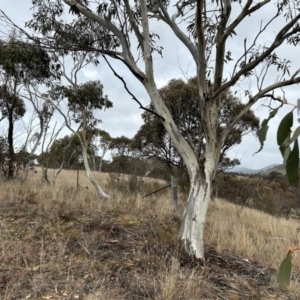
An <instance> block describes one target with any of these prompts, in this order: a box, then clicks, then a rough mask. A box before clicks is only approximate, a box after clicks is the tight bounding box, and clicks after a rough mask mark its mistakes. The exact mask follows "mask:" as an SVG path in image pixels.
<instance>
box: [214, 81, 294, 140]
mask: <svg viewBox="0 0 300 300" xmlns="http://www.w3.org/2000/svg"><path fill="white" fill-rule="evenodd" d="M298 83H300V76H299V77H294V78H291V79H289V80H284V81H280V82H276V83H274V84H271V85H269V86H268V87H266V88H264V89H262V90H260V91H259V92H258V93H257V94H256V95H255V96H253V97H251V99H250V100H249V101H248V103H247V104H246V105H245V107H244V109H243V110H241V111H240V113H239V114H238V115H236V116H235V118H234V119H233V121H232V122H231V124H230V125H229V126H228V127H227V128H226V129H225V130H224V131H223V132H222V135H221V139H220V141H221V143H222V144H223V142H224V141H225V139H226V136H227V135H228V133H229V132H230V131H231V130H232V129H233V127H234V125H235V124H236V123H237V122H238V121H239V120H240V118H241V117H242V116H243V115H244V114H245V113H246V112H247V111H249V109H250V108H251V107H252V105H254V104H255V103H256V102H257V101H258V100H259V99H261V98H264V97H269V98H272V99H273V100H277V101H280V102H282V100H281V99H280V98H279V97H274V96H273V95H272V94H268V93H269V92H271V91H274V90H276V89H278V88H282V87H284V86H289V85H293V84H298Z"/></svg>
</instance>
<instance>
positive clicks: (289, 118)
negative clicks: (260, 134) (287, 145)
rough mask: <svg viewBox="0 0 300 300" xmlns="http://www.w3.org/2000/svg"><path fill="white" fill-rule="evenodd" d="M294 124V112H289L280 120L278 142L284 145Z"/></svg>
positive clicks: (279, 144)
mask: <svg viewBox="0 0 300 300" xmlns="http://www.w3.org/2000/svg"><path fill="white" fill-rule="evenodd" d="M292 126H293V112H292V111H291V112H289V113H288V114H287V115H286V116H285V117H284V118H283V119H282V120H281V122H280V124H279V126H278V130H277V144H278V146H279V147H280V146H282V144H283V143H284V142H285V140H286V138H287V137H288V136H289V134H290V132H291V127H292Z"/></svg>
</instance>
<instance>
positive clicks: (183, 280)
mask: <svg viewBox="0 0 300 300" xmlns="http://www.w3.org/2000/svg"><path fill="white" fill-rule="evenodd" d="M35 175H36V174H35ZM60 176H61V177H59V178H58V182H57V185H56V186H55V187H51V186H46V185H45V184H41V182H40V180H39V178H32V176H31V177H30V178H29V180H28V181H27V182H26V183H25V184H23V185H20V184H18V183H3V182H0V189H1V193H0V230H1V235H0V248H1V252H0V269H1V276H0V298H1V299H5V300H6V299H7V300H8V299H9V300H10V299H25V298H26V297H27V299H90V300H94V299H100V300H101V299H103V300H105V299H117V300H118V299H128V300H131V299H133V300H134V299H156V300H168V299H170V300H171V299H172V300H173V299H174V300H176V299H178V300H180V299H181V300H182V299H272V298H273V299H288V298H287V297H290V299H300V296H299V291H300V286H299V278H300V273H299V269H300V260H299V257H300V253H295V254H294V260H293V264H294V265H295V271H294V278H293V281H292V284H291V287H290V290H289V291H288V292H287V293H285V294H280V293H279V292H278V291H276V289H275V287H276V270H277V269H278V266H279V264H280V262H281V260H282V259H283V258H284V256H285V253H286V250H287V248H288V247H291V246H294V245H296V244H299V241H298V239H299V236H298V231H299V230H298V226H299V225H298V222H297V221H295V220H285V219H278V218H275V217H272V216H269V215H266V214H264V213H262V212H259V211H257V210H252V209H249V208H243V207H240V206H236V205H234V204H231V203H229V202H226V201H224V200H221V199H216V200H215V201H213V202H212V203H211V206H210V209H209V214H208V223H207V226H206V232H205V243H206V249H207V250H206V258H207V265H206V266H201V265H199V264H198V263H197V262H195V261H193V260H192V259H191V258H189V257H188V256H187V255H186V254H185V252H184V251H183V249H182V247H181V245H180V243H179V242H178V240H177V234H178V230H179V226H180V217H181V215H182V213H183V208H184V200H185V197H184V195H180V208H181V211H180V212H178V213H175V212H174V211H173V209H172V206H171V203H170V200H169V198H170V195H169V191H167V190H166V191H164V192H163V193H159V194H156V195H153V196H149V197H147V198H144V199H142V198H141V196H142V193H143V192H146V191H151V190H152V189H155V188H158V187H159V186H163V185H165V182H163V181H158V182H156V181H154V180H148V179H146V180H144V182H143V189H144V190H142V189H141V191H142V192H140V193H134V194H126V196H124V191H122V188H120V187H121V186H122V185H120V186H119V188H118V189H117V190H113V188H112V187H111V186H110V189H111V190H110V192H111V195H112V197H111V199H110V200H103V199H101V198H99V196H98V195H97V194H96V192H95V191H94V190H93V188H92V187H91V188H89V189H79V190H77V189H76V188H75V186H76V172H71V173H70V172H68V173H67V172H66V173H63V174H61V175H60ZM101 176H102V180H103V182H104V181H105V180H106V182H105V183H104V184H107V181H109V175H108V174H106V175H105V174H102V175H101ZM128 180H130V178H127V179H126V178H125V179H124V182H125V185H127V184H128ZM81 182H83V179H82V180H81ZM81 185H82V186H85V185H86V186H87V185H88V182H87V183H85V182H84V183H83V184H81ZM43 297H44V298H43ZM222 297H223V298H222Z"/></svg>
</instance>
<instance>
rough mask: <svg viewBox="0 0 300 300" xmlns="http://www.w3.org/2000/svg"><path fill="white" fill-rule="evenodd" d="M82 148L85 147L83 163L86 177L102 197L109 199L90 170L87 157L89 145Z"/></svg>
mask: <svg viewBox="0 0 300 300" xmlns="http://www.w3.org/2000/svg"><path fill="white" fill-rule="evenodd" d="M82 147H83V149H82V155H83V163H84V168H85V171H86V175H87V177H88V179H89V180H90V182H91V183H92V184H93V186H94V187H95V188H96V190H97V192H98V194H99V195H100V196H102V197H104V198H106V199H108V198H109V195H108V194H107V193H105V192H104V191H103V190H102V188H101V187H100V185H99V183H98V181H97V180H96V179H95V177H94V175H93V173H92V171H91V169H90V166H89V161H88V155H87V145H83V144H82Z"/></svg>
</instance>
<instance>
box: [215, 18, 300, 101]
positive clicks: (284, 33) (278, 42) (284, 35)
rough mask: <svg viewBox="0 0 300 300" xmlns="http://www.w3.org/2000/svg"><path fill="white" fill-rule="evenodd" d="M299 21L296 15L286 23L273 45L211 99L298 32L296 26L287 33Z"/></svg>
mask: <svg viewBox="0 0 300 300" xmlns="http://www.w3.org/2000/svg"><path fill="white" fill-rule="evenodd" d="M299 19H300V14H298V15H297V17H295V18H294V19H293V20H291V21H290V22H289V23H287V24H286V25H285V26H284V27H283V28H282V29H281V30H280V31H279V32H278V34H277V35H276V37H275V39H274V41H273V43H272V44H271V45H270V46H269V47H268V48H266V49H265V51H263V52H262V53H261V54H260V55H259V56H258V57H257V58H255V59H254V60H253V61H251V62H249V63H247V64H246V65H244V66H243V68H241V69H240V71H238V72H237V73H236V74H235V75H233V77H232V78H231V79H230V80H229V81H227V82H226V83H225V84H223V85H222V86H221V87H220V88H219V89H218V90H217V91H215V92H214V94H213V95H212V98H215V97H217V96H218V95H219V94H220V93H222V92H223V91H224V90H226V89H227V88H229V87H231V86H233V85H234V84H235V83H236V82H237V81H238V80H239V79H240V77H241V76H243V75H245V74H247V72H249V71H251V70H253V69H254V68H255V67H256V66H257V65H258V64H260V63H261V62H262V61H263V60H264V59H265V58H266V57H267V56H268V55H270V54H271V53H272V52H273V51H274V50H275V49H276V48H278V47H279V46H280V45H281V44H282V43H283V42H284V41H285V40H287V39H288V38H289V37H290V36H292V35H293V34H295V33H298V32H300V27H299V25H298V26H296V27H295V28H294V29H292V30H291V31H290V32H288V31H289V30H290V29H291V28H292V27H293V26H294V25H295V24H296V23H297V22H298V20H299Z"/></svg>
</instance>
